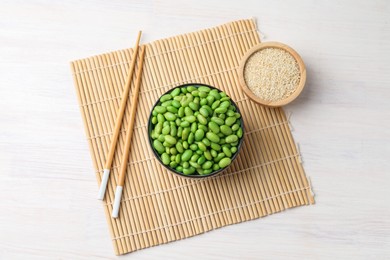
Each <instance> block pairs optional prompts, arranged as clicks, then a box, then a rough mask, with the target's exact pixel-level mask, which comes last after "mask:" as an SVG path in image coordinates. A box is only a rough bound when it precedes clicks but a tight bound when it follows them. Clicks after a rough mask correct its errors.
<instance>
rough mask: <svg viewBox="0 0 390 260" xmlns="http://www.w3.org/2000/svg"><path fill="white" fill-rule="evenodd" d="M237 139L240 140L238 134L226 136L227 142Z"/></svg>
mask: <svg viewBox="0 0 390 260" xmlns="http://www.w3.org/2000/svg"><path fill="white" fill-rule="evenodd" d="M237 140H238V137H237V135H229V136H226V138H225V141H226V143H228V144H231V143H234V142H237ZM232 145H233V144H232Z"/></svg>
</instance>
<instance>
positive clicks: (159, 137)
mask: <svg viewBox="0 0 390 260" xmlns="http://www.w3.org/2000/svg"><path fill="white" fill-rule="evenodd" d="M157 140H159V141H160V142H164V141H165V135H163V134H161V135H159V136H158V138H157Z"/></svg>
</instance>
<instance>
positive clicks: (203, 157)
mask: <svg viewBox="0 0 390 260" xmlns="http://www.w3.org/2000/svg"><path fill="white" fill-rule="evenodd" d="M196 162H197V163H198V164H199V165H202V164H204V163H205V162H206V157H205V156H204V155H202V156H201V157H199V158H198V160H197V161H196Z"/></svg>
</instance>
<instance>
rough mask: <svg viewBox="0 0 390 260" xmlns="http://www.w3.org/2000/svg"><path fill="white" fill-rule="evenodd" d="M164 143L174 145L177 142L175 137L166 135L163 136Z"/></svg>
mask: <svg viewBox="0 0 390 260" xmlns="http://www.w3.org/2000/svg"><path fill="white" fill-rule="evenodd" d="M165 142H167V143H170V144H172V145H174V144H176V142H177V141H176V138H175V137H173V136H171V135H166V136H165Z"/></svg>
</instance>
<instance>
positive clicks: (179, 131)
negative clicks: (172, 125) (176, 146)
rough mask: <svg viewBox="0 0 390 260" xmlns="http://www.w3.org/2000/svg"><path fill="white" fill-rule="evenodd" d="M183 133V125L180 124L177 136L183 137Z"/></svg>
mask: <svg viewBox="0 0 390 260" xmlns="http://www.w3.org/2000/svg"><path fill="white" fill-rule="evenodd" d="M182 133H183V127H181V126H179V127H178V128H177V137H181V134H182Z"/></svg>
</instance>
